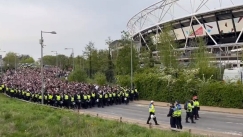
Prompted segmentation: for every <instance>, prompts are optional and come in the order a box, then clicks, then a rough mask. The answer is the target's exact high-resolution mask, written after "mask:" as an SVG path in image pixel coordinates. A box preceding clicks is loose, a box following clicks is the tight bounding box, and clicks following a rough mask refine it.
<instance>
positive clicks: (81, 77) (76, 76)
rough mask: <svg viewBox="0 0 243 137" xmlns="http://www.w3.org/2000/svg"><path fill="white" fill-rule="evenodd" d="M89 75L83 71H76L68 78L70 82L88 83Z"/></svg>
mask: <svg viewBox="0 0 243 137" xmlns="http://www.w3.org/2000/svg"><path fill="white" fill-rule="evenodd" d="M86 80H87V75H86V73H85V72H84V71H83V70H82V69H76V70H75V71H73V72H72V73H71V74H70V75H69V76H68V81H76V82H86Z"/></svg>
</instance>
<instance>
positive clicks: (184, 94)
mask: <svg viewBox="0 0 243 137" xmlns="http://www.w3.org/2000/svg"><path fill="white" fill-rule="evenodd" d="M119 79H120V81H122V82H123V83H124V84H125V83H129V79H128V76H124V79H123V80H121V79H122V78H121V76H120V77H119ZM126 80H127V81H128V82H124V81H126ZM134 84H135V86H136V87H137V89H138V91H139V93H140V98H141V99H144V100H155V101H161V102H174V101H175V100H178V101H180V103H184V102H185V101H187V100H190V99H192V96H194V95H197V96H198V98H199V101H200V104H201V105H204V106H217V107H225V108H243V85H242V84H226V83H222V82H205V83H204V82H202V81H201V82H200V81H198V80H192V81H191V82H189V83H188V82H186V81H185V80H177V81H175V82H174V83H170V84H169V85H168V82H167V81H165V80H162V79H161V78H160V77H158V75H157V74H155V73H150V74H143V73H142V74H139V75H136V76H135V78H134Z"/></svg>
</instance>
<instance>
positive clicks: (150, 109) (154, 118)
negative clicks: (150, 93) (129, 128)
mask: <svg viewBox="0 0 243 137" xmlns="http://www.w3.org/2000/svg"><path fill="white" fill-rule="evenodd" d="M151 118H152V119H153V120H154V122H155V125H159V124H158V122H157V120H156V117H155V108H154V101H153V100H152V101H151V103H150V105H149V117H148V120H147V124H149V121H150V119H151Z"/></svg>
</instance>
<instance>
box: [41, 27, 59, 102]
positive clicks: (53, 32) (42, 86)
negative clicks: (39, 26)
mask: <svg viewBox="0 0 243 137" xmlns="http://www.w3.org/2000/svg"><path fill="white" fill-rule="evenodd" d="M43 33H50V34H57V33H56V32H55V31H51V32H46V31H41V39H40V41H39V42H40V45H41V96H42V99H41V103H42V104H44V76H43V48H44V45H43V42H44V39H43V36H42V34H43Z"/></svg>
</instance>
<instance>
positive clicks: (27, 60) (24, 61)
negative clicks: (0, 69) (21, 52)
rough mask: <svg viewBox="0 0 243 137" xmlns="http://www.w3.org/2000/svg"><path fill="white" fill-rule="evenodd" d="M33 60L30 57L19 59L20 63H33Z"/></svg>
mask: <svg viewBox="0 0 243 137" xmlns="http://www.w3.org/2000/svg"><path fill="white" fill-rule="evenodd" d="M34 62H35V60H34V59H33V58H32V57H28V58H25V59H24V60H21V61H20V63H34Z"/></svg>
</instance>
